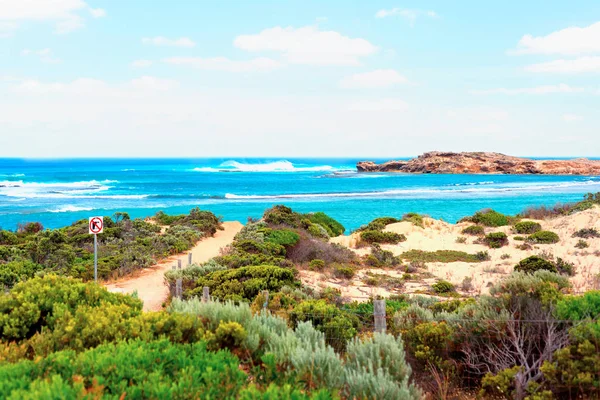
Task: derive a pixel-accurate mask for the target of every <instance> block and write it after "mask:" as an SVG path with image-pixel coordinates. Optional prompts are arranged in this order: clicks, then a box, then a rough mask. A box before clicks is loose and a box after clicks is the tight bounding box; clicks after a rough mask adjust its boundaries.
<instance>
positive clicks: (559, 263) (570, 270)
mask: <svg viewBox="0 0 600 400" xmlns="http://www.w3.org/2000/svg"><path fill="white" fill-rule="evenodd" d="M554 265H556V269H557V270H558V272H559V273H561V274H565V275H569V276H573V275H575V264H573V263H571V262H568V261H565V260H563V259H562V258H560V257H559V258H557V259H556V262H555V263H554Z"/></svg>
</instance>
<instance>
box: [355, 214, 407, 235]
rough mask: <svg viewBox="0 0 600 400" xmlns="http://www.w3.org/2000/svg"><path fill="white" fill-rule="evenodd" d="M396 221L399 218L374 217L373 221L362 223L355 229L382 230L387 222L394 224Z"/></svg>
mask: <svg viewBox="0 0 600 400" xmlns="http://www.w3.org/2000/svg"><path fill="white" fill-rule="evenodd" d="M396 222H400V220H399V219H397V218H394V217H380V218H375V219H374V220H373V221H371V222H369V223H368V224H367V225H363V226H361V227H360V228H358V229H357V230H358V231H359V232H360V231H381V230H384V229H385V227H386V226H388V225H389V224H394V223H396Z"/></svg>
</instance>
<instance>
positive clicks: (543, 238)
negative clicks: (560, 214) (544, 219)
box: [527, 231, 560, 244]
mask: <svg viewBox="0 0 600 400" xmlns="http://www.w3.org/2000/svg"><path fill="white" fill-rule="evenodd" d="M527 240H528V241H529V242H532V243H536V244H553V243H558V242H560V237H558V235H557V234H556V233H554V232H551V231H538V232H536V233H533V234H531V235H529V236H528V237H527Z"/></svg>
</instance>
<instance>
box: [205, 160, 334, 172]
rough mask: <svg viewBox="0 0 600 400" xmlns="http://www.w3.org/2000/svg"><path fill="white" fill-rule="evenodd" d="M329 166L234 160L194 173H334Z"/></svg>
mask: <svg viewBox="0 0 600 400" xmlns="http://www.w3.org/2000/svg"><path fill="white" fill-rule="evenodd" d="M335 170H336V169H335V168H334V167H332V166H331V165H317V166H314V167H296V166H294V164H292V163H291V162H289V161H287V160H280V161H272V162H266V163H241V162H238V161H235V160H230V161H225V162H224V163H221V164H220V165H219V168H213V167H199V168H194V169H193V171H196V172H319V171H335Z"/></svg>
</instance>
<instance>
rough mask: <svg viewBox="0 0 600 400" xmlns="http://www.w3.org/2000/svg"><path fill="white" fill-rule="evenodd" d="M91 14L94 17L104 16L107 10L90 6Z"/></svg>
mask: <svg viewBox="0 0 600 400" xmlns="http://www.w3.org/2000/svg"><path fill="white" fill-rule="evenodd" d="M90 14H92V17H94V18H102V17H106V10H104V9H103V8H90Z"/></svg>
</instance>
